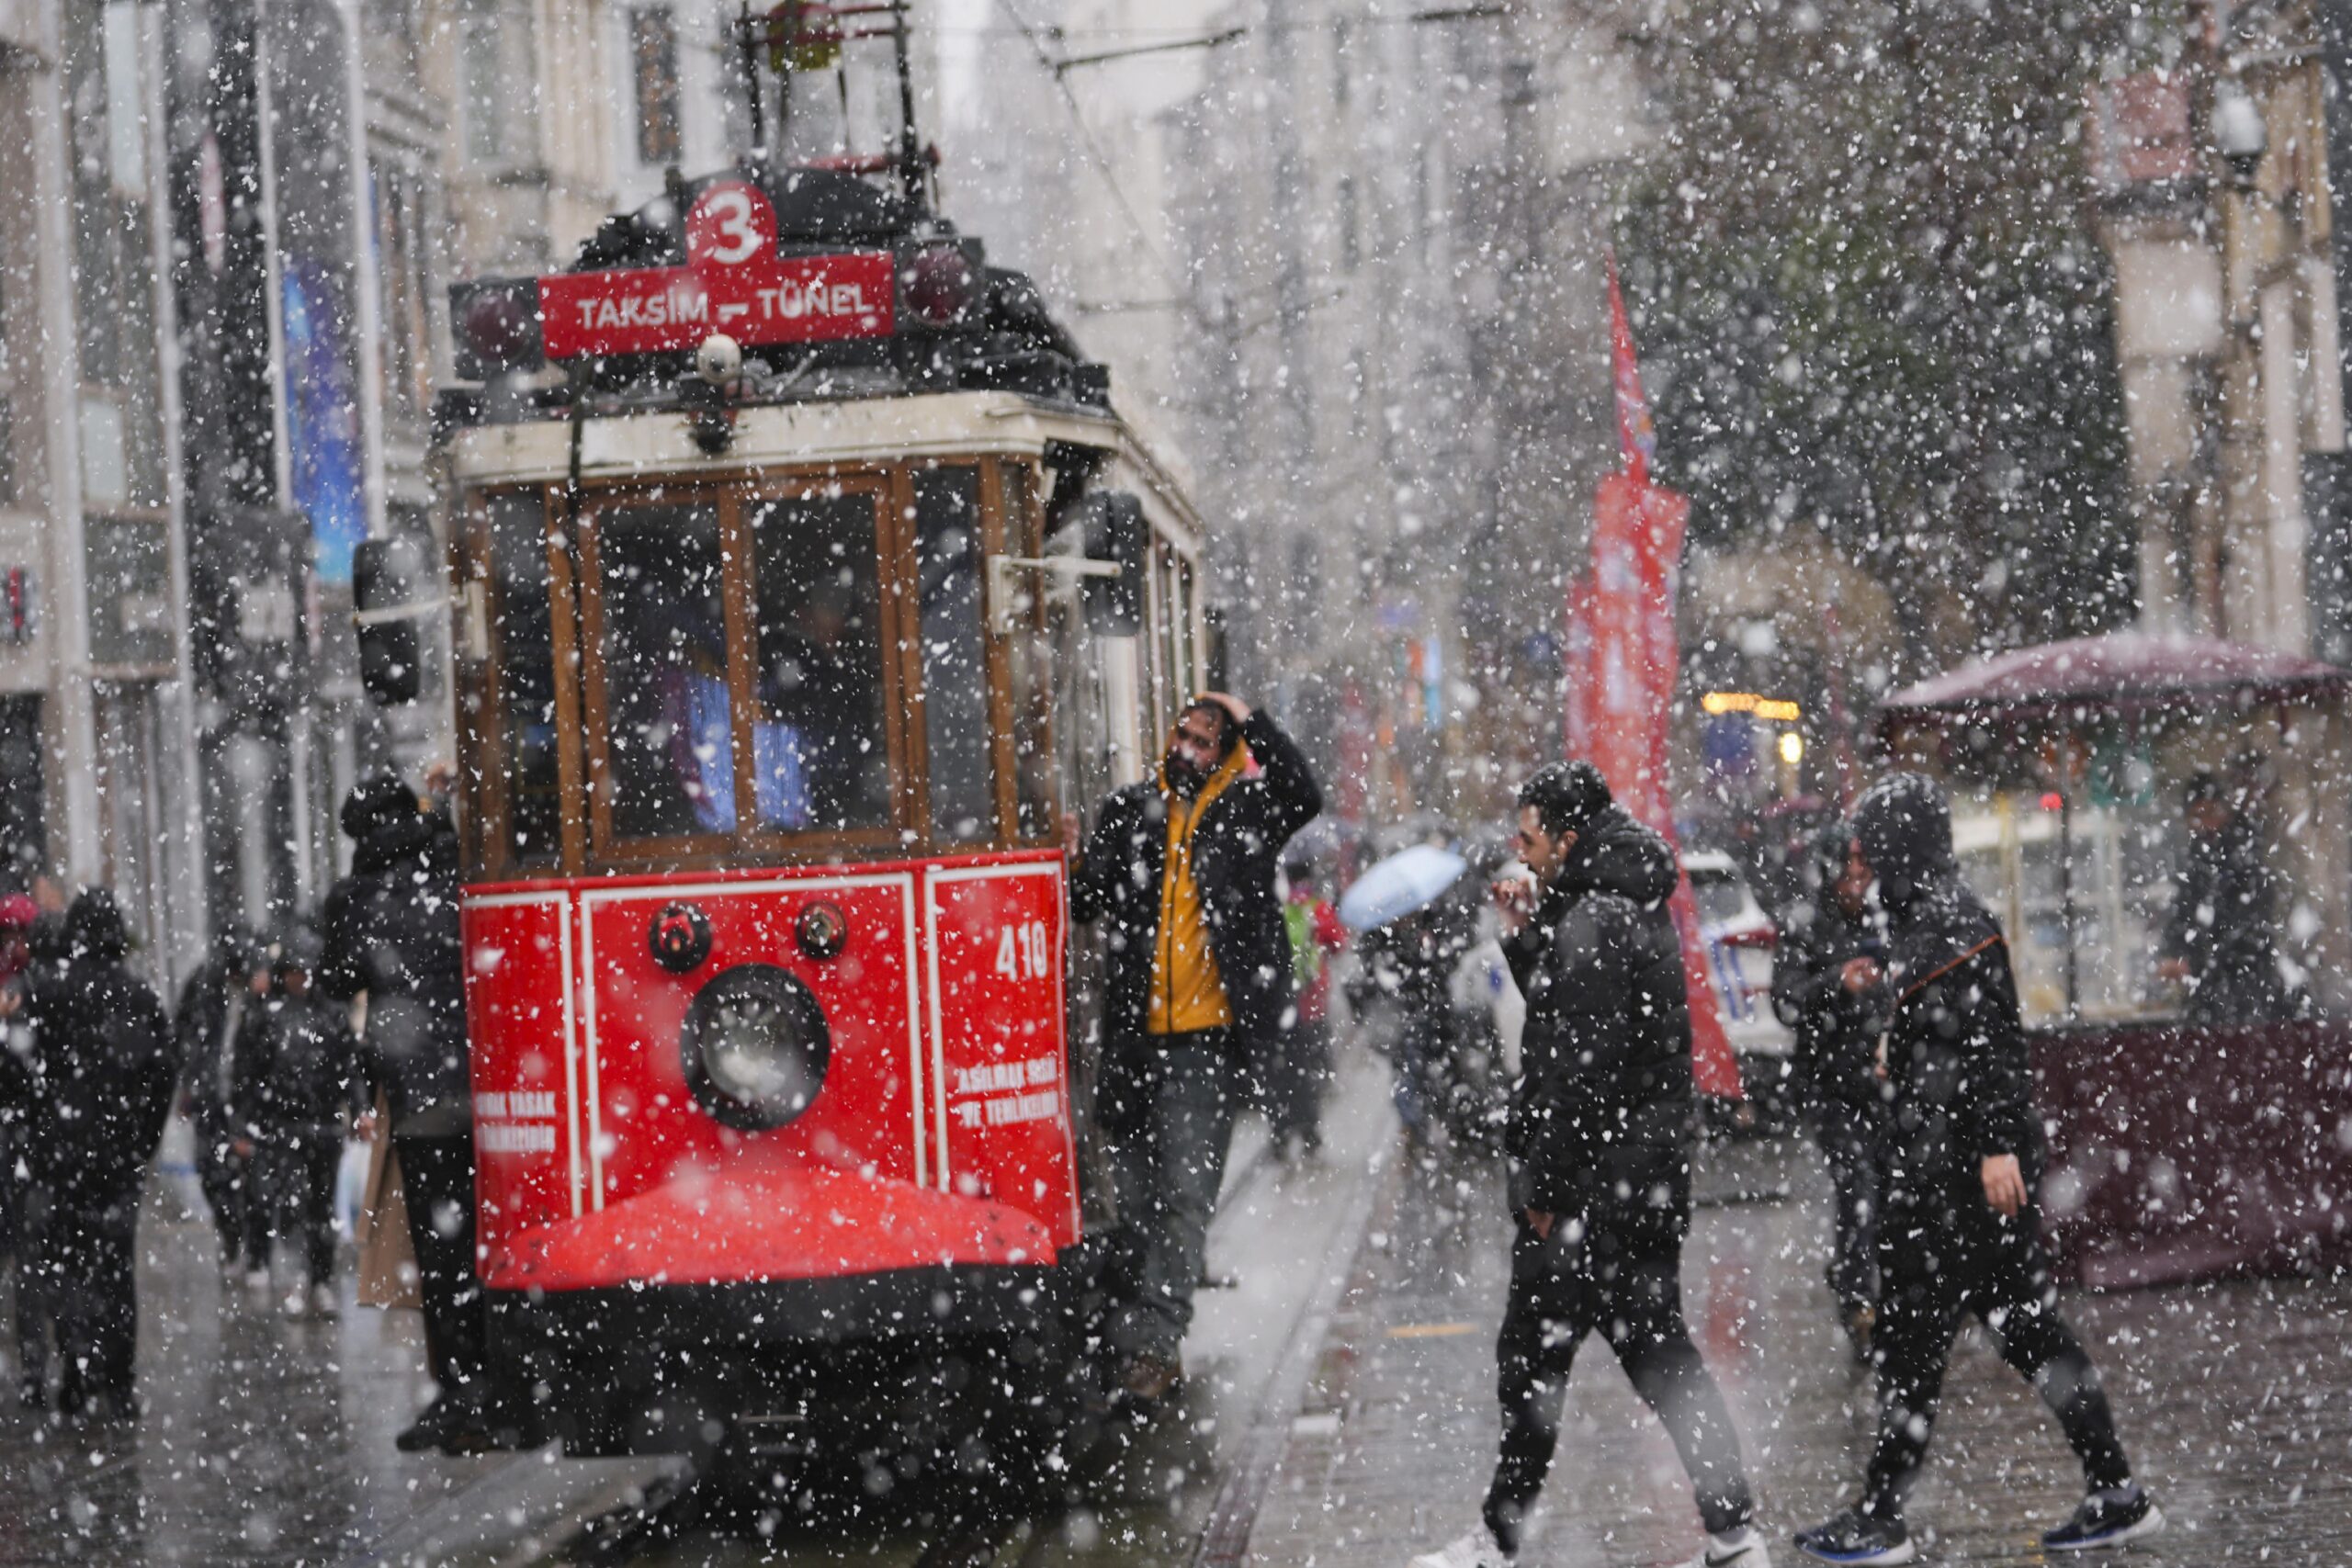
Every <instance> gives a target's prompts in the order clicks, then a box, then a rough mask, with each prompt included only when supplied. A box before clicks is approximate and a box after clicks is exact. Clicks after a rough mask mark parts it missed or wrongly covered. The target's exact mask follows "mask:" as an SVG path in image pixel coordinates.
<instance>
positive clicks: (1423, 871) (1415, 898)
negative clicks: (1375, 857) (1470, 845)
mask: <svg viewBox="0 0 2352 1568" xmlns="http://www.w3.org/2000/svg"><path fill="white" fill-rule="evenodd" d="M1469 869H1470V863H1469V862H1468V861H1465V860H1464V859H1463V858H1462V857H1461V856H1460V855H1458V854H1455V853H1454V852H1453V851H1451V850H1442V849H1439V848H1438V847H1437V846H1436V845H1435V844H1415V845H1414V846H1413V847H1412V848H1411V849H1408V850H1399V851H1397V852H1396V853H1395V854H1393V855H1390V856H1389V857H1388V858H1387V859H1386V860H1385V861H1382V862H1381V863H1379V864H1377V865H1374V866H1373V867H1372V868H1370V869H1369V870H1367V871H1366V872H1365V873H1364V874H1363V875H1362V876H1359V877H1357V878H1356V879H1355V882H1354V883H1353V884H1352V885H1351V886H1350V887H1349V888H1348V890H1347V892H1346V894H1345V895H1344V896H1342V897H1340V921H1341V922H1342V923H1343V924H1345V925H1346V926H1347V928H1348V929H1349V930H1350V931H1371V930H1373V929H1374V927H1377V926H1385V925H1386V924H1387V923H1388V922H1389V921H1391V920H1395V919H1402V918H1403V917H1405V916H1407V915H1409V914H1411V913H1413V912H1414V911H1415V910H1416V909H1426V908H1429V907H1430V905H1431V904H1434V903H1436V902H1437V901H1438V899H1439V898H1440V897H1442V896H1443V895H1444V893H1445V890H1446V889H1447V888H1449V887H1451V886H1453V885H1454V884H1455V883H1457V882H1459V881H1461V880H1462V874H1463V873H1464V872H1465V871H1467V870H1469Z"/></svg>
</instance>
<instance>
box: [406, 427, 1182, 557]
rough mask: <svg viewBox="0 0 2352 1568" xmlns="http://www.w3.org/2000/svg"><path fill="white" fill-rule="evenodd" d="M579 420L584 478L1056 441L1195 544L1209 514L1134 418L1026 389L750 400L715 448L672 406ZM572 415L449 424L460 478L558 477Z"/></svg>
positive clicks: (708, 475)
mask: <svg viewBox="0 0 2352 1568" xmlns="http://www.w3.org/2000/svg"><path fill="white" fill-rule="evenodd" d="M579 423H580V470H579V471H580V478H581V479H582V481H583V482H586V483H590V484H611V483H628V482H633V481H634V482H651V481H663V480H666V481H669V482H673V483H693V482H696V481H700V480H724V479H745V478H748V477H755V476H756V475H757V474H759V473H760V472H762V471H786V470H794V469H804V470H805V469H809V468H827V467H830V466H834V465H839V466H843V467H851V466H863V465H867V464H881V463H900V462H905V461H907V460H909V459H910V458H923V457H971V456H999V457H1040V458H1042V457H1048V456H1049V455H1050V453H1051V452H1052V450H1053V449H1055V448H1057V447H1080V448H1085V449H1087V450H1090V451H1094V452H1099V453H1103V454H1105V455H1106V456H1109V457H1113V458H1114V459H1115V460H1116V461H1118V462H1120V463H1122V464H1124V465H1125V466H1127V467H1129V468H1132V469H1133V470H1134V480H1135V482H1136V483H1137V484H1138V485H1139V487H1140V488H1142V489H1143V490H1145V491H1148V493H1150V494H1151V495H1152V496H1154V497H1155V498H1156V499H1157V500H1158V501H1159V502H1160V503H1161V506H1162V507H1163V508H1164V509H1165V510H1164V512H1163V513H1162V515H1161V516H1160V518H1159V523H1160V525H1161V526H1162V528H1163V529H1164V530H1166V531H1169V532H1170V533H1173V534H1175V535H1177V536H1180V537H1182V539H1183V541H1184V542H1185V543H1187V544H1196V543H1197V541H1198V540H1199V538H1200V536H1201V522H1200V517H1199V514H1198V513H1195V512H1194V511H1193V506H1192V503H1191V502H1190V501H1189V500H1188V499H1187V498H1186V495H1185V491H1184V484H1183V481H1182V479H1181V478H1180V476H1179V475H1178V474H1177V473H1176V472H1175V471H1174V469H1173V468H1171V467H1170V465H1169V464H1168V463H1167V462H1165V461H1163V460H1162V459H1161V457H1159V454H1158V453H1157V452H1155V451H1154V450H1153V449H1152V447H1151V446H1150V445H1149V444H1148V442H1147V441H1145V440H1144V439H1143V437H1142V436H1141V435H1139V434H1137V433H1136V430H1135V429H1134V428H1133V427H1131V426H1130V425H1128V424H1127V423H1126V422H1125V421H1124V420H1122V419H1120V418H1119V417H1118V415H1116V414H1115V413H1113V412H1109V411H1107V410H1103V409H1094V408H1084V407H1079V406H1076V405H1072V404H1067V403H1058V402H1053V401H1048V400H1040V399H1036V398H1032V397H1029V396H1026V395H1024V394H1022V393H1019V392H1006V391H972V392H943V393H933V394H925V395H918V396H911V397H910V396H906V395H903V394H899V395H889V396H883V397H875V398H861V399H844V400H830V401H822V402H786V403H774V404H754V405H751V406H747V407H745V408H743V409H741V411H740V412H738V413H737V415H736V419H735V426H734V438H733V440H732V441H731V442H730V443H729V445H728V446H727V447H726V449H725V450H724V451H722V452H720V453H718V455H716V456H713V455H711V454H709V453H707V452H705V451H704V450H703V449H702V448H701V447H700V446H697V445H696V443H695V438H694V434H693V431H692V428H691V426H690V424H689V423H688V421H687V420H685V419H684V418H682V417H681V416H680V415H679V413H678V412H677V411H676V410H674V409H662V410H650V409H649V410H641V411H635V412H615V413H590V414H588V415H586V416H585V417H583V418H582V419H581V420H580V422H579ZM571 429H572V422H571V420H568V419H540V420H531V421H527V422H524V423H493V424H480V425H474V426H470V427H467V428H461V429H458V430H454V431H451V432H449V433H448V434H447V436H446V438H445V439H446V442H447V453H448V456H449V459H450V465H451V469H452V472H453V474H454V475H455V477H456V478H457V479H458V480H459V481H460V482H461V483H463V484H466V485H469V486H483V485H496V484H508V483H513V484H551V483H555V482H558V481H560V480H562V479H566V478H567V477H568V476H569V475H570V473H571Z"/></svg>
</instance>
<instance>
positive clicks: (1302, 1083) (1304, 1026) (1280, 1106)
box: [1263, 1018, 1331, 1149]
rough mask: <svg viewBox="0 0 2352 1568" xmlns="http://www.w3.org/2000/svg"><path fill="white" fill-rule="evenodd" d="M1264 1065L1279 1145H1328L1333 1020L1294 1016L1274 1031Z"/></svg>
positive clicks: (1269, 1115) (1268, 1105)
mask: <svg viewBox="0 0 2352 1568" xmlns="http://www.w3.org/2000/svg"><path fill="white" fill-rule="evenodd" d="M1268 1056H1269V1059H1268V1060H1267V1062H1266V1063H1265V1066H1264V1067H1263V1073H1264V1077H1265V1084H1266V1121H1267V1122H1268V1125H1269V1128H1270V1130H1271V1131H1272V1134H1273V1135H1274V1141H1275V1143H1276V1144H1277V1145H1280V1144H1283V1143H1285V1142H1289V1141H1294V1140H1295V1141H1296V1142H1298V1143H1300V1144H1303V1145H1306V1147H1308V1148H1310V1149H1313V1148H1320V1147H1322V1146H1323V1091H1324V1089H1325V1087H1326V1086H1327V1085H1329V1082H1330V1081H1331V1021H1330V1020H1329V1019H1323V1018H1302V1019H1296V1020H1294V1021H1292V1023H1291V1026H1290V1027H1289V1028H1288V1029H1285V1030H1283V1031H1282V1032H1279V1033H1277V1034H1275V1035H1273V1036H1272V1047H1271V1049H1270V1051H1269V1053H1268Z"/></svg>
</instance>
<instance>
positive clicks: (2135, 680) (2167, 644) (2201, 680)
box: [1879, 632, 2352, 727]
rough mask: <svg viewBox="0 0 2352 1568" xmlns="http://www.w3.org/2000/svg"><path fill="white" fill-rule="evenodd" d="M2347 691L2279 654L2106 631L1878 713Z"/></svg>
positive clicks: (2025, 710) (2026, 653) (1956, 675)
mask: <svg viewBox="0 0 2352 1568" xmlns="http://www.w3.org/2000/svg"><path fill="white" fill-rule="evenodd" d="M2347 683H2352V671H2345V670H2343V669H2340V668H2338V667H2337V666H2335V665H2333V664H2326V663H2323V662H2321V661H2320V660H2316V659H2306V658H2304V657H2303V656H2301V654H2295V653H2287V652H2283V651H2281V650H2279V649H2272V648H2256V647H2255V646H2254V645H2253V644H2251V643H2243V642H2224V641H2222V640H2221V639H2219V638H2216V637H2161V636H2158V635H2156V634H2154V633H2151V632H2110V633H2109V634H2108V635H2107V636H2104V637H2075V638H2072V639H2070V640H2068V641H2065V642H2048V643H2042V644H2041V645H2039V646H2038V647H2034V648H2020V649H2015V650H2014V651H2012V652H2008V653H2004V654H2001V655H1999V656H1997V657H1996V658H1992V659H1985V660H1977V661H1975V662H1974V663H1971V664H1963V665H1962V666H1961V667H1960V668H1959V669H1957V670H1953V671H1948V672H1947V673H1945V674H1941V675H1938V676H1935V677H1933V678H1931V679H1929V680H1926V681H1921V682H1917V684H1915V685H1910V686H1905V687H1904V688H1903V689H1902V690H1901V691H1899V692H1894V693H1890V694H1888V695H1887V697H1886V699H1885V701H1884V702H1883V703H1882V704H1881V705H1880V707H1879V723H1880V724H1881V726H1882V727H1884V726H1886V725H1890V724H1898V723H1902V722H1905V721H1906V720H1915V719H1927V720H1931V721H1932V720H1940V719H1945V718H1953V717H1962V716H1970V715H1975V714H1988V715H1991V714H1997V715H2001V716H2025V715H2028V714H2033V713H2045V712H2052V711H2056V710H2061V709H2067V708H2073V709H2076V710H2084V711H2109V712H2116V711H2123V710H2128V709H2136V708H2144V707H2155V706H2177V705H2187V704H2189V703H2200V702H2227V703H2255V702H2276V701H2284V700H2290V699H2295V698H2304V697H2313V696H2318V695H2322V694H2329V693H2335V692H2340V691H2342V690H2343V689H2344V688H2345V686H2346V684H2347Z"/></svg>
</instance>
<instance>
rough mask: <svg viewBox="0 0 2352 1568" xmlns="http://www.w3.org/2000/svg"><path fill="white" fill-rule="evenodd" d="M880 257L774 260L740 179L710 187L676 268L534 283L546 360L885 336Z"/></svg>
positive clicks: (886, 292)
mask: <svg viewBox="0 0 2352 1568" xmlns="http://www.w3.org/2000/svg"><path fill="white" fill-rule="evenodd" d="M893 284H894V279H893V276H892V262H891V257H890V254H889V253H888V252H887V251H848V252H842V253H837V254H829V255H814V256H781V255H778V254H776V221H775V209H774V208H773V207H772V206H770V205H769V203H768V198H767V197H766V196H765V194H763V192H762V191H760V190H759V189H758V187H756V186H752V185H749V184H746V183H744V182H742V181H740V180H729V181H724V182H722V183H720V184H718V185H714V186H709V187H708V188H707V189H706V190H704V191H703V193H702V195H701V196H700V197H698V198H696V200H695V205H694V208H693V209H692V210H691V211H690V212H689V213H688V214H687V215H686V265H684V266H666V267H631V268H626V269H619V270H614V271H606V272H575V273H559V274H555V275H553V276H546V277H542V278H540V279H539V320H540V322H541V330H542V331H543V332H544V333H545V335H546V343H547V353H548V357H549V358H550V359H570V358H576V357H579V356H581V355H608V354H609V355H626V354H659V353H663V352H666V351H672V350H678V349H688V348H693V347H695V345H696V344H700V343H701V342H702V341H703V340H704V339H705V338H707V337H708V336H710V335H711V334H712V333H726V334H727V335H728V336H729V337H731V338H733V339H734V340H735V341H736V342H738V343H740V344H746V345H750V344H777V343H822V342H836V341H840V340H842V339H848V338H877V337H888V336H889V335H890V334H891V333H892V332H893V331H894V330H895V328H896V324H897V323H896V319H895V318H896V311H895V309H894V303H895V302H894V298H893V292H894V291H893Z"/></svg>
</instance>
